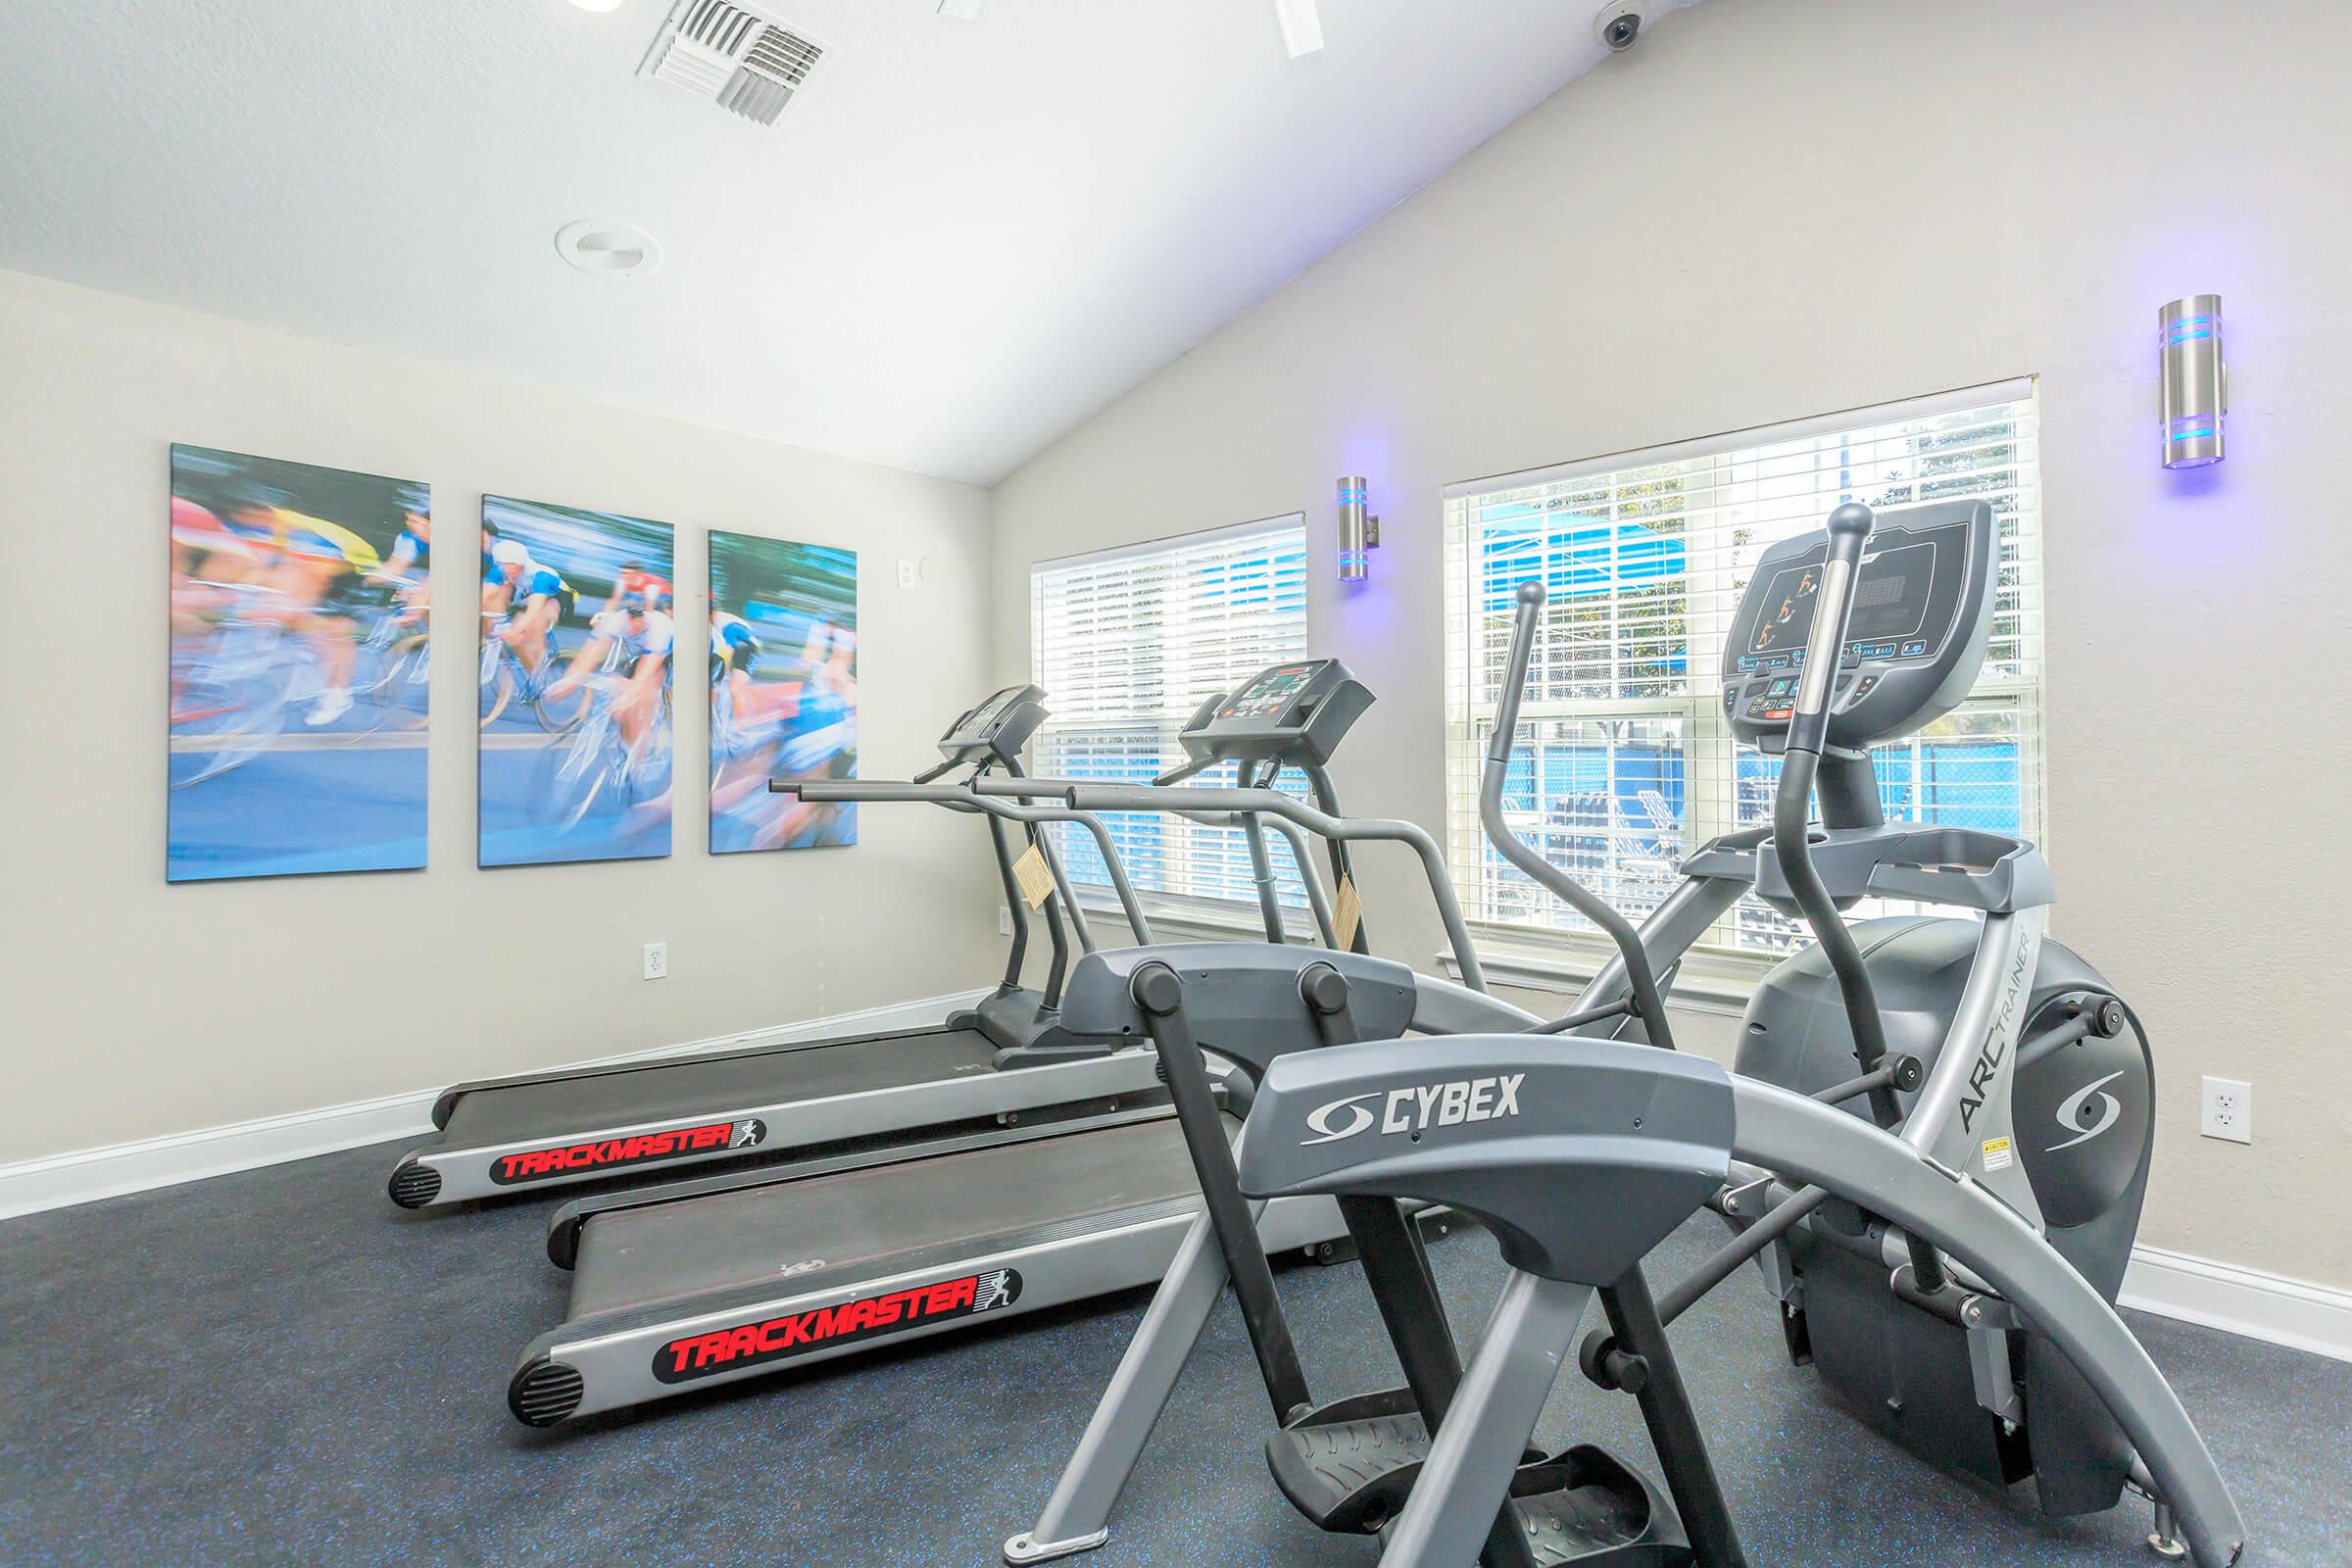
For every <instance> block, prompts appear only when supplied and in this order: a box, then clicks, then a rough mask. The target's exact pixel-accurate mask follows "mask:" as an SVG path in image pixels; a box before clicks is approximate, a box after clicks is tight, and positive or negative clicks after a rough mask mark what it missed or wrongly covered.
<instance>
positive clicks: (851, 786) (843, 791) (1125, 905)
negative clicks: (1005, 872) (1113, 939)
mask: <svg viewBox="0 0 2352 1568" xmlns="http://www.w3.org/2000/svg"><path fill="white" fill-rule="evenodd" d="M1035 782H1037V781H1036V780H1030V779H1003V778H992V777H989V776H988V775H982V776H981V777H979V778H975V779H973V780H971V781H970V785H972V786H977V785H980V784H983V783H1012V784H1030V783H1035ZM767 788H768V793H769V794H771V795H792V796H797V797H799V798H800V799H801V800H804V801H809V802H812V803H826V802H836V801H884V802H915V803H919V804H925V805H931V806H944V807H946V808H947V809H949V810H952V811H977V812H982V813H985V814H987V815H989V816H996V817H1002V818H1004V819H1005V820H1006V821H1008V822H1026V823H1032V824H1034V823H1038V822H1075V823H1077V824H1078V825H1079V826H1080V827H1083V828H1085V829H1086V830H1087V831H1088V832H1089V833H1091V834H1092V835H1094V840H1095V848H1096V849H1097V850H1099V851H1101V852H1102V856H1103V865H1104V866H1105V867H1107V868H1108V870H1109V872H1110V886H1111V891H1112V892H1113V893H1115V894H1116V895H1117V896H1118V900H1119V909H1120V911H1121V912H1122V913H1124V914H1125V915H1126V917H1127V928H1128V929H1129V930H1130V931H1132V932H1133V933H1134V935H1135V942H1136V946H1137V947H1150V946H1151V945H1152V926H1151V922H1150V921H1149V920H1147V919H1146V918H1145V916H1144V907H1143V904H1142V902H1141V901H1140V900H1138V899H1137V898H1136V896H1135V885H1134V884H1133V883H1132V882H1130V881H1129V880H1128V877H1127V867H1126V865H1125V863H1124V862H1122V861H1121V860H1120V858H1119V852H1118V847H1117V846H1116V845H1115V844H1113V843H1112V842H1111V837H1110V829H1109V828H1107V827H1105V826H1103V819H1102V818H1101V817H1098V816H1093V815H1090V814H1089V813H1087V812H1085V811H1081V810H1078V809H1075V808H1073V807H1070V806H1068V805H1066V804H1064V805H1059V806H1022V805H1018V804H1016V801H1017V800H1018V799H1021V798H1026V797H1034V798H1037V799H1044V800H1052V799H1054V798H1056V797H1059V796H1063V795H1065V794H1066V793H1067V792H1066V790H1065V789H1063V788H1060V787H1056V788H1052V789H1044V790H1021V791H1012V790H1004V791H998V790H990V791H987V792H985V793H984V792H982V791H981V790H979V789H977V788H974V787H967V786H966V785H964V784H907V783H902V782H900V781H898V780H895V779H785V778H776V779H769V780H768V782H767ZM999 795H1005V796H1011V797H1013V799H1005V800H1000V799H997V798H996V797H997V796H999ZM1042 843H1044V841H1043V840H1041V844H1042ZM1044 848H1045V854H1046V866H1047V869H1049V870H1050V871H1052V872H1053V873H1054V887H1055V888H1056V889H1057V890H1058V891H1059V892H1060V894H1061V899H1062V902H1063V904H1065V905H1067V906H1068V907H1069V910H1070V920H1071V923H1072V924H1074V925H1075V926H1077V928H1078V941H1079V946H1081V947H1083V948H1084V949H1086V951H1087V952H1089V953H1092V952H1094V951H1095V943H1094V935H1093V933H1092V932H1091V931H1089V930H1088V929H1087V925H1086V916H1085V914H1084V913H1083V912H1081V911H1080V909H1079V907H1078V900H1077V896H1076V894H1075V893H1074V892H1072V890H1071V888H1070V884H1069V877H1068V875H1067V874H1066V873H1065V872H1064V870H1063V868H1062V864H1061V857H1060V856H1059V855H1057V854H1055V853H1054V849H1053V847H1052V845H1051V844H1045V845H1044Z"/></svg>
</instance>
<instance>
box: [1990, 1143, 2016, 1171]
mask: <svg viewBox="0 0 2352 1568" xmlns="http://www.w3.org/2000/svg"><path fill="white" fill-rule="evenodd" d="M2016 1163H2017V1152H2016V1151H2015V1150H2014V1149H2012V1148H2011V1147H2010V1144H2009V1140H2008V1139H2006V1138H1987V1139H1985V1170H1987V1171H1996V1170H2007V1169H2008V1168H2009V1167H2010V1166H2012V1165H2014V1164H2016Z"/></svg>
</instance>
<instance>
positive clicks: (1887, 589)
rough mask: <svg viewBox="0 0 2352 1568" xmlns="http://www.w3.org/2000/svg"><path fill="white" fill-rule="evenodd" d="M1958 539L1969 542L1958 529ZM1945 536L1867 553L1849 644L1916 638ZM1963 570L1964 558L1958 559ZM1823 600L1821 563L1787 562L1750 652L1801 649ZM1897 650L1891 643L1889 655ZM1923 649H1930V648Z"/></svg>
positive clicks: (1768, 594) (1767, 594)
mask: <svg viewBox="0 0 2352 1568" xmlns="http://www.w3.org/2000/svg"><path fill="white" fill-rule="evenodd" d="M1943 531H1946V532H1950V533H1952V534H1953V539H1952V541H1951V542H1952V544H1953V545H1954V546H1955V547H1963V546H1964V541H1963V540H1962V539H1961V538H1960V536H1959V532H1958V530H1956V529H1954V530H1943ZM1941 544H1942V541H1941V540H1940V539H1938V538H1937V537H1935V536H1930V537H1928V538H1925V539H1921V540H1918V541H1916V542H1912V543H1903V544H1893V545H1890V546H1889V547H1888V548H1887V549H1884V550H1874V551H1871V552H1868V553H1867V554H1865V555H1864V556H1863V558H1862V573H1861V576H1860V578H1859V579H1858V580H1857V581H1856V582H1855V584H1854V605H1853V609H1852V611H1851V612H1850V613H1848V614H1847V616H1846V624H1845V635H1846V640H1847V642H1848V643H1849V644H1853V643H1860V644H1866V645H1877V644H1881V643H1892V644H1901V643H1903V642H1904V641H1905V639H1916V638H1917V637H1918V635H1919V633H1920V631H1921V629H1922V628H1923V627H1925V626H1926V624H1927V619H1928V609H1929V605H1930V603H1931V601H1932V600H1933V598H1934V593H1933V590H1934V587H1935V582H1936V564H1937V562H1936V558H1937V555H1938V553H1939V546H1940V545H1941ZM1952 564H1953V567H1954V568H1955V569H1957V567H1958V566H1959V562H1958V561H1956V560H1955V561H1954V562H1953V563H1952ZM1820 601H1821V565H1820V564H1819V563H1818V562H1816V563H1813V564H1807V565H1801V566H1784V567H1782V568H1781V569H1780V570H1779V571H1777V572H1775V573H1774V574H1773V578H1772V582H1771V583H1770V584H1769V585H1768V586H1767V587H1766V588H1765V590H1764V593H1763V596H1762V604H1763V613H1762V614H1760V615H1758V616H1757V617H1756V631H1755V636H1754V637H1753V638H1751V639H1750V640H1749V643H1748V647H1747V652H1748V653H1749V654H1786V653H1794V652H1799V651H1801V650H1802V649H1803V648H1804V646H1805V643H1806V640H1807V639H1808V638H1810V637H1811V636H1812V635H1813V609H1814V606H1815V605H1817V604H1819V603H1820ZM1893 652H1894V650H1893V649H1892V648H1889V649H1888V650H1887V653H1888V655H1889V656H1891V655H1892V654H1893ZM1920 652H1925V650H1924V649H1922V650H1920Z"/></svg>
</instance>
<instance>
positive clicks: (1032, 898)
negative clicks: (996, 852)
mask: <svg viewBox="0 0 2352 1568" xmlns="http://www.w3.org/2000/svg"><path fill="white" fill-rule="evenodd" d="M1012 879H1013V880H1014V881H1015V882H1018V883H1019V884H1020V885H1021V897H1022V898H1024V899H1027V900H1028V901H1029V907H1031V908H1032V909H1034V908H1037V907H1041V906H1042V905H1044V903H1045V902H1046V901H1047V900H1048V899H1050V898H1052V897H1053V896H1054V873H1053V872H1052V871H1051V870H1049V869H1048V868H1047V866H1046V855H1045V852H1044V851H1043V850H1041V849H1039V848H1038V847H1037V846H1036V845H1034V844H1032V845H1030V846H1029V849H1028V851H1027V853H1025V854H1024V855H1022V857H1021V858H1019V859H1017V860H1015V861H1013V862H1012Z"/></svg>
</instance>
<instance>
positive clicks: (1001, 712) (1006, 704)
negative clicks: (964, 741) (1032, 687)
mask: <svg viewBox="0 0 2352 1568" xmlns="http://www.w3.org/2000/svg"><path fill="white" fill-rule="evenodd" d="M1028 689H1029V688H1028V687H1026V686H1007V687H1005V689H1004V690H1003V691H1001V692H999V693H997V694H996V696H994V697H991V698H990V699H989V700H988V701H987V702H985V703H982V704H981V705H980V706H979V707H978V708H975V709H973V710H972V715H971V717H969V718H967V719H965V720H964V722H963V723H962V724H961V725H959V726H958V728H960V729H961V730H962V731H963V732H964V733H965V734H967V735H985V734H987V733H988V732H989V730H990V729H991V728H992V727H994V726H995V724H996V722H997V720H998V719H1000V718H1003V717H1004V716H1005V710H1006V709H1007V708H1010V707H1011V706H1012V705H1013V702H1014V701H1015V700H1016V699H1017V698H1019V696H1020V695H1021V693H1023V692H1025V691H1027V690H1028Z"/></svg>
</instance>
